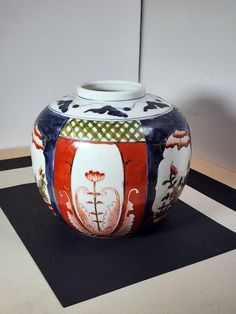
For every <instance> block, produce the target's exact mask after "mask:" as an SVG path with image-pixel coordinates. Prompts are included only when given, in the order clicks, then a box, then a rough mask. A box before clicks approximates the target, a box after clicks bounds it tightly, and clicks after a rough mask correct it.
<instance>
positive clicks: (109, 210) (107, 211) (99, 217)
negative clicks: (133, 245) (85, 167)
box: [59, 170, 139, 236]
mask: <svg viewBox="0 0 236 314" xmlns="http://www.w3.org/2000/svg"><path fill="white" fill-rule="evenodd" d="M85 177H86V179H87V180H88V181H89V182H90V186H89V188H88V187H86V186H79V187H77V189H76V192H75V208H74V207H73V205H72V204H71V201H70V198H69V196H68V193H67V192H66V191H64V190H61V191H60V193H59V194H60V196H61V197H66V208H67V217H68V219H69V221H70V223H71V224H72V225H73V227H74V228H75V229H77V230H78V231H80V232H82V233H86V234H89V235H97V236H98V235H99V236H123V235H126V234H128V233H130V231H131V228H132V226H133V223H134V219H135V215H134V207H133V203H132V202H131V201H130V196H131V193H132V192H135V193H139V191H138V190H137V189H135V188H134V189H131V190H130V191H129V193H128V197H127V204H126V206H125V214H124V218H123V221H122V224H121V226H119V227H118V225H119V223H120V220H121V216H122V209H121V203H120V196H119V193H118V192H117V190H116V189H115V188H114V187H104V188H102V189H101V190H99V187H98V182H99V181H102V180H103V179H104V178H105V174H104V173H102V172H98V171H92V170H90V171H88V172H86V173H85ZM85 199H86V200H85Z"/></svg>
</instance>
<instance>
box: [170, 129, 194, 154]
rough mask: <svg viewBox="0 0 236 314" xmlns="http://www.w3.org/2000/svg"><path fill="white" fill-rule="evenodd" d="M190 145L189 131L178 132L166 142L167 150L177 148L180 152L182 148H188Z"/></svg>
mask: <svg viewBox="0 0 236 314" xmlns="http://www.w3.org/2000/svg"><path fill="white" fill-rule="evenodd" d="M189 143H190V136H189V133H188V131H187V130H185V131H179V130H176V131H175V132H174V133H173V134H171V136H170V137H169V138H168V140H167V141H166V145H165V146H166V148H173V147H175V146H176V147H177V148H178V150H180V149H181V148H182V147H188V145H189Z"/></svg>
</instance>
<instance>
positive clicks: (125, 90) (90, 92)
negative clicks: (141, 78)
mask: <svg viewBox="0 0 236 314" xmlns="http://www.w3.org/2000/svg"><path fill="white" fill-rule="evenodd" d="M77 95H78V96H79V97H82V98H86V99H90V100H97V101H122V100H131V99H137V98H141V97H144V96H145V95H146V89H145V87H144V86H143V85H142V84H140V83H136V82H129V81H113V80H112V81H95V82H89V83H85V84H82V85H81V86H79V87H78V88H77Z"/></svg>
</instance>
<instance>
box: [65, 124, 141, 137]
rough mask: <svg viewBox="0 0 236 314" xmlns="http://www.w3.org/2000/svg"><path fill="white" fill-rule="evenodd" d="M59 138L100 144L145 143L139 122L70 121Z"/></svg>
mask: <svg viewBox="0 0 236 314" xmlns="http://www.w3.org/2000/svg"><path fill="white" fill-rule="evenodd" d="M60 136H61V137H67V138H73V139H79V140H84V141H86V140H89V141H101V142H142V141H145V139H144V134H143V128H142V125H141V123H140V122H139V121H136V120H132V121H120V122H119V121H91V120H90V121H85V120H77V119H70V120H69V121H68V122H67V123H66V124H65V126H64V127H63V128H62V129H61V132H60Z"/></svg>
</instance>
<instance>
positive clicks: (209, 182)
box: [187, 169, 236, 210]
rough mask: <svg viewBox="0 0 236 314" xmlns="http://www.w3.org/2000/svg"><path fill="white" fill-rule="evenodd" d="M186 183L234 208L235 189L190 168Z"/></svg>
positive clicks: (235, 207)
mask: <svg viewBox="0 0 236 314" xmlns="http://www.w3.org/2000/svg"><path fill="white" fill-rule="evenodd" d="M187 184H188V185H189V186H191V187H192V188H194V189H195V190H197V191H199V192H201V193H203V194H204V195H207V196H209V197H210V198H212V199H214V200H215V201H217V202H219V203H221V204H223V205H225V206H227V207H229V208H231V209H233V210H236V191H235V189H233V188H231V187H230V186H228V185H226V184H223V183H221V182H219V181H217V180H214V179H212V178H210V177H208V176H206V175H204V174H202V173H200V172H198V171H196V170H193V169H191V170H190V173H189V177H188V182H187Z"/></svg>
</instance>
